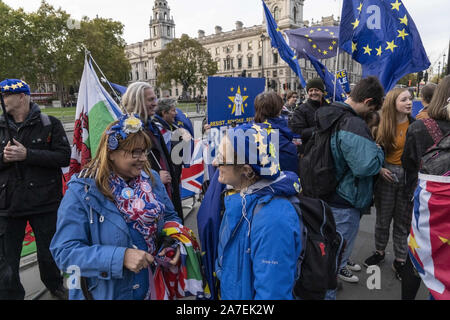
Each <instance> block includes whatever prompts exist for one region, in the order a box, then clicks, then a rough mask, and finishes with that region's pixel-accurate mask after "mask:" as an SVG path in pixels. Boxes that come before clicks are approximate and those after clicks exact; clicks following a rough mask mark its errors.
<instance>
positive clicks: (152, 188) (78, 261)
mask: <svg viewBox="0 0 450 320" xmlns="http://www.w3.org/2000/svg"><path fill="white" fill-rule="evenodd" d="M150 149H151V142H150V138H149V137H148V135H147V134H146V133H145V132H144V126H143V123H142V122H141V120H140V119H138V118H137V117H135V116H129V115H125V116H123V117H122V118H121V119H120V121H116V122H114V123H113V124H111V125H110V126H108V128H107V129H106V131H105V132H104V133H103V135H102V137H101V140H100V144H99V147H98V152H97V155H96V156H95V158H93V159H92V161H91V162H90V163H89V164H87V165H86V166H85V168H84V169H83V170H82V171H81V172H80V174H79V175H78V176H76V177H74V178H72V180H71V181H70V183H69V185H68V190H67V193H66V195H65V197H64V199H63V201H62V203H61V206H60V208H59V210H58V223H57V230H56V234H55V236H54V238H53V240H52V243H51V246H50V250H51V252H52V255H53V257H54V259H55V262H56V264H57V265H58V267H59V268H60V269H61V270H63V271H66V272H68V273H69V274H70V271H72V272H75V273H73V277H74V278H73V281H70V279H69V289H70V290H69V299H70V300H83V299H87V300H146V299H155V298H156V291H155V285H154V277H153V272H154V271H155V269H154V266H155V265H154V262H155V259H157V258H155V257H156V256H157V255H164V254H165V249H163V250H162V251H161V253H160V254H158V253H157V252H158V245H157V235H158V234H160V233H161V230H162V228H163V226H164V224H165V223H167V222H170V221H174V222H177V223H181V221H180V218H179V217H178V215H177V212H176V211H175V209H174V206H173V204H172V202H171V201H170V199H169V197H168V195H167V192H166V188H165V187H164V185H163V183H162V182H161V178H160V176H159V174H158V173H157V172H156V171H153V170H151V167H150V163H149V161H148V158H147V156H148V151H147V150H150ZM179 260H180V249H179V248H178V249H176V254H175V255H174V256H173V258H172V259H171V260H170V261H169V262H170V264H171V265H173V266H176V265H177V263H178V261H179ZM77 272H78V273H77ZM77 275H79V276H81V277H79V278H77Z"/></svg>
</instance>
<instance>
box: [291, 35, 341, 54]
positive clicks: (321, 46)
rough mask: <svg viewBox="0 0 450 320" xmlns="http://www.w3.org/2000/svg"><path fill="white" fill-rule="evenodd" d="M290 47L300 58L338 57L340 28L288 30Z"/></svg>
mask: <svg viewBox="0 0 450 320" xmlns="http://www.w3.org/2000/svg"><path fill="white" fill-rule="evenodd" d="M285 33H286V35H287V36H288V38H289V45H290V46H291V47H292V48H293V49H294V50H295V53H297V55H298V56H299V57H304V58H306V56H305V55H304V54H303V50H305V51H306V52H307V53H308V54H309V55H312V56H314V57H316V58H318V59H329V58H333V57H335V56H336V55H337V48H338V45H339V44H338V36H339V27H311V28H299V29H295V30H288V31H286V32H285Z"/></svg>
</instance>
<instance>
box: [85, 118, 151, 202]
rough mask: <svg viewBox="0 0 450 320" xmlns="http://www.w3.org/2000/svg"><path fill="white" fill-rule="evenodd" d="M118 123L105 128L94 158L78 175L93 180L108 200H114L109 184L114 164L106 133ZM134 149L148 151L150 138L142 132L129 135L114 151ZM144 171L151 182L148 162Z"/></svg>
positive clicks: (120, 141)
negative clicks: (110, 155) (110, 157)
mask: <svg viewBox="0 0 450 320" xmlns="http://www.w3.org/2000/svg"><path fill="white" fill-rule="evenodd" d="M118 123H119V121H116V122H114V123H112V124H110V125H109V126H108V127H107V128H106V130H105V132H103V134H102V137H101V139H100V143H99V145H98V150H97V154H96V156H95V157H94V158H93V159H92V160H91V161H90V162H89V163H88V164H86V166H85V167H84V169H83V171H82V172H81V173H80V177H81V178H92V179H94V180H95V183H96V185H97V188H98V189H99V191H100V192H101V193H102V194H103V195H104V196H105V197H107V198H109V199H110V200H114V197H113V195H112V193H111V187H110V183H109V179H110V176H111V173H113V171H114V170H113V169H114V164H113V163H112V161H111V160H110V159H109V154H110V153H111V152H114V151H111V150H109V148H108V137H109V136H108V135H107V134H106V132H108V131H109V130H110V129H111V127H112V126H114V125H116V124H118ZM136 148H142V149H144V150H149V149H150V148H151V141H150V138H149V137H148V135H147V134H146V133H145V132H144V131H139V132H137V133H132V134H129V135H128V137H127V138H126V139H125V140H119V147H118V148H117V150H116V151H119V150H123V151H126V152H131V151H132V150H134V149H136ZM144 171H145V172H146V173H147V174H148V175H149V177H150V178H151V179H152V181H153V176H152V174H151V167H150V162H149V161H148V160H147V161H146V163H145V164H144Z"/></svg>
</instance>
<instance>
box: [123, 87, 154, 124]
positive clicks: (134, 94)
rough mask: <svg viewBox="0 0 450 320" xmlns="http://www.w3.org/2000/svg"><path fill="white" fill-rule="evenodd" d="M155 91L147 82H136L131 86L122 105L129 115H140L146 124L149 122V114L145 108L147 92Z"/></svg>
mask: <svg viewBox="0 0 450 320" xmlns="http://www.w3.org/2000/svg"><path fill="white" fill-rule="evenodd" d="M147 89H150V90H153V88H152V86H150V85H149V84H148V83H146V82H135V83H133V84H131V85H130V86H129V87H128V89H127V92H125V94H124V96H123V97H122V105H123V107H124V108H125V110H126V111H127V112H129V113H134V114H138V115H139V116H140V118H141V120H142V121H143V122H144V123H147V121H148V118H149V116H148V112H147V108H146V107H145V90H147Z"/></svg>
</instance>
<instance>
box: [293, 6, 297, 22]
mask: <svg viewBox="0 0 450 320" xmlns="http://www.w3.org/2000/svg"><path fill="white" fill-rule="evenodd" d="M296 22H297V7H294V23H296Z"/></svg>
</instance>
